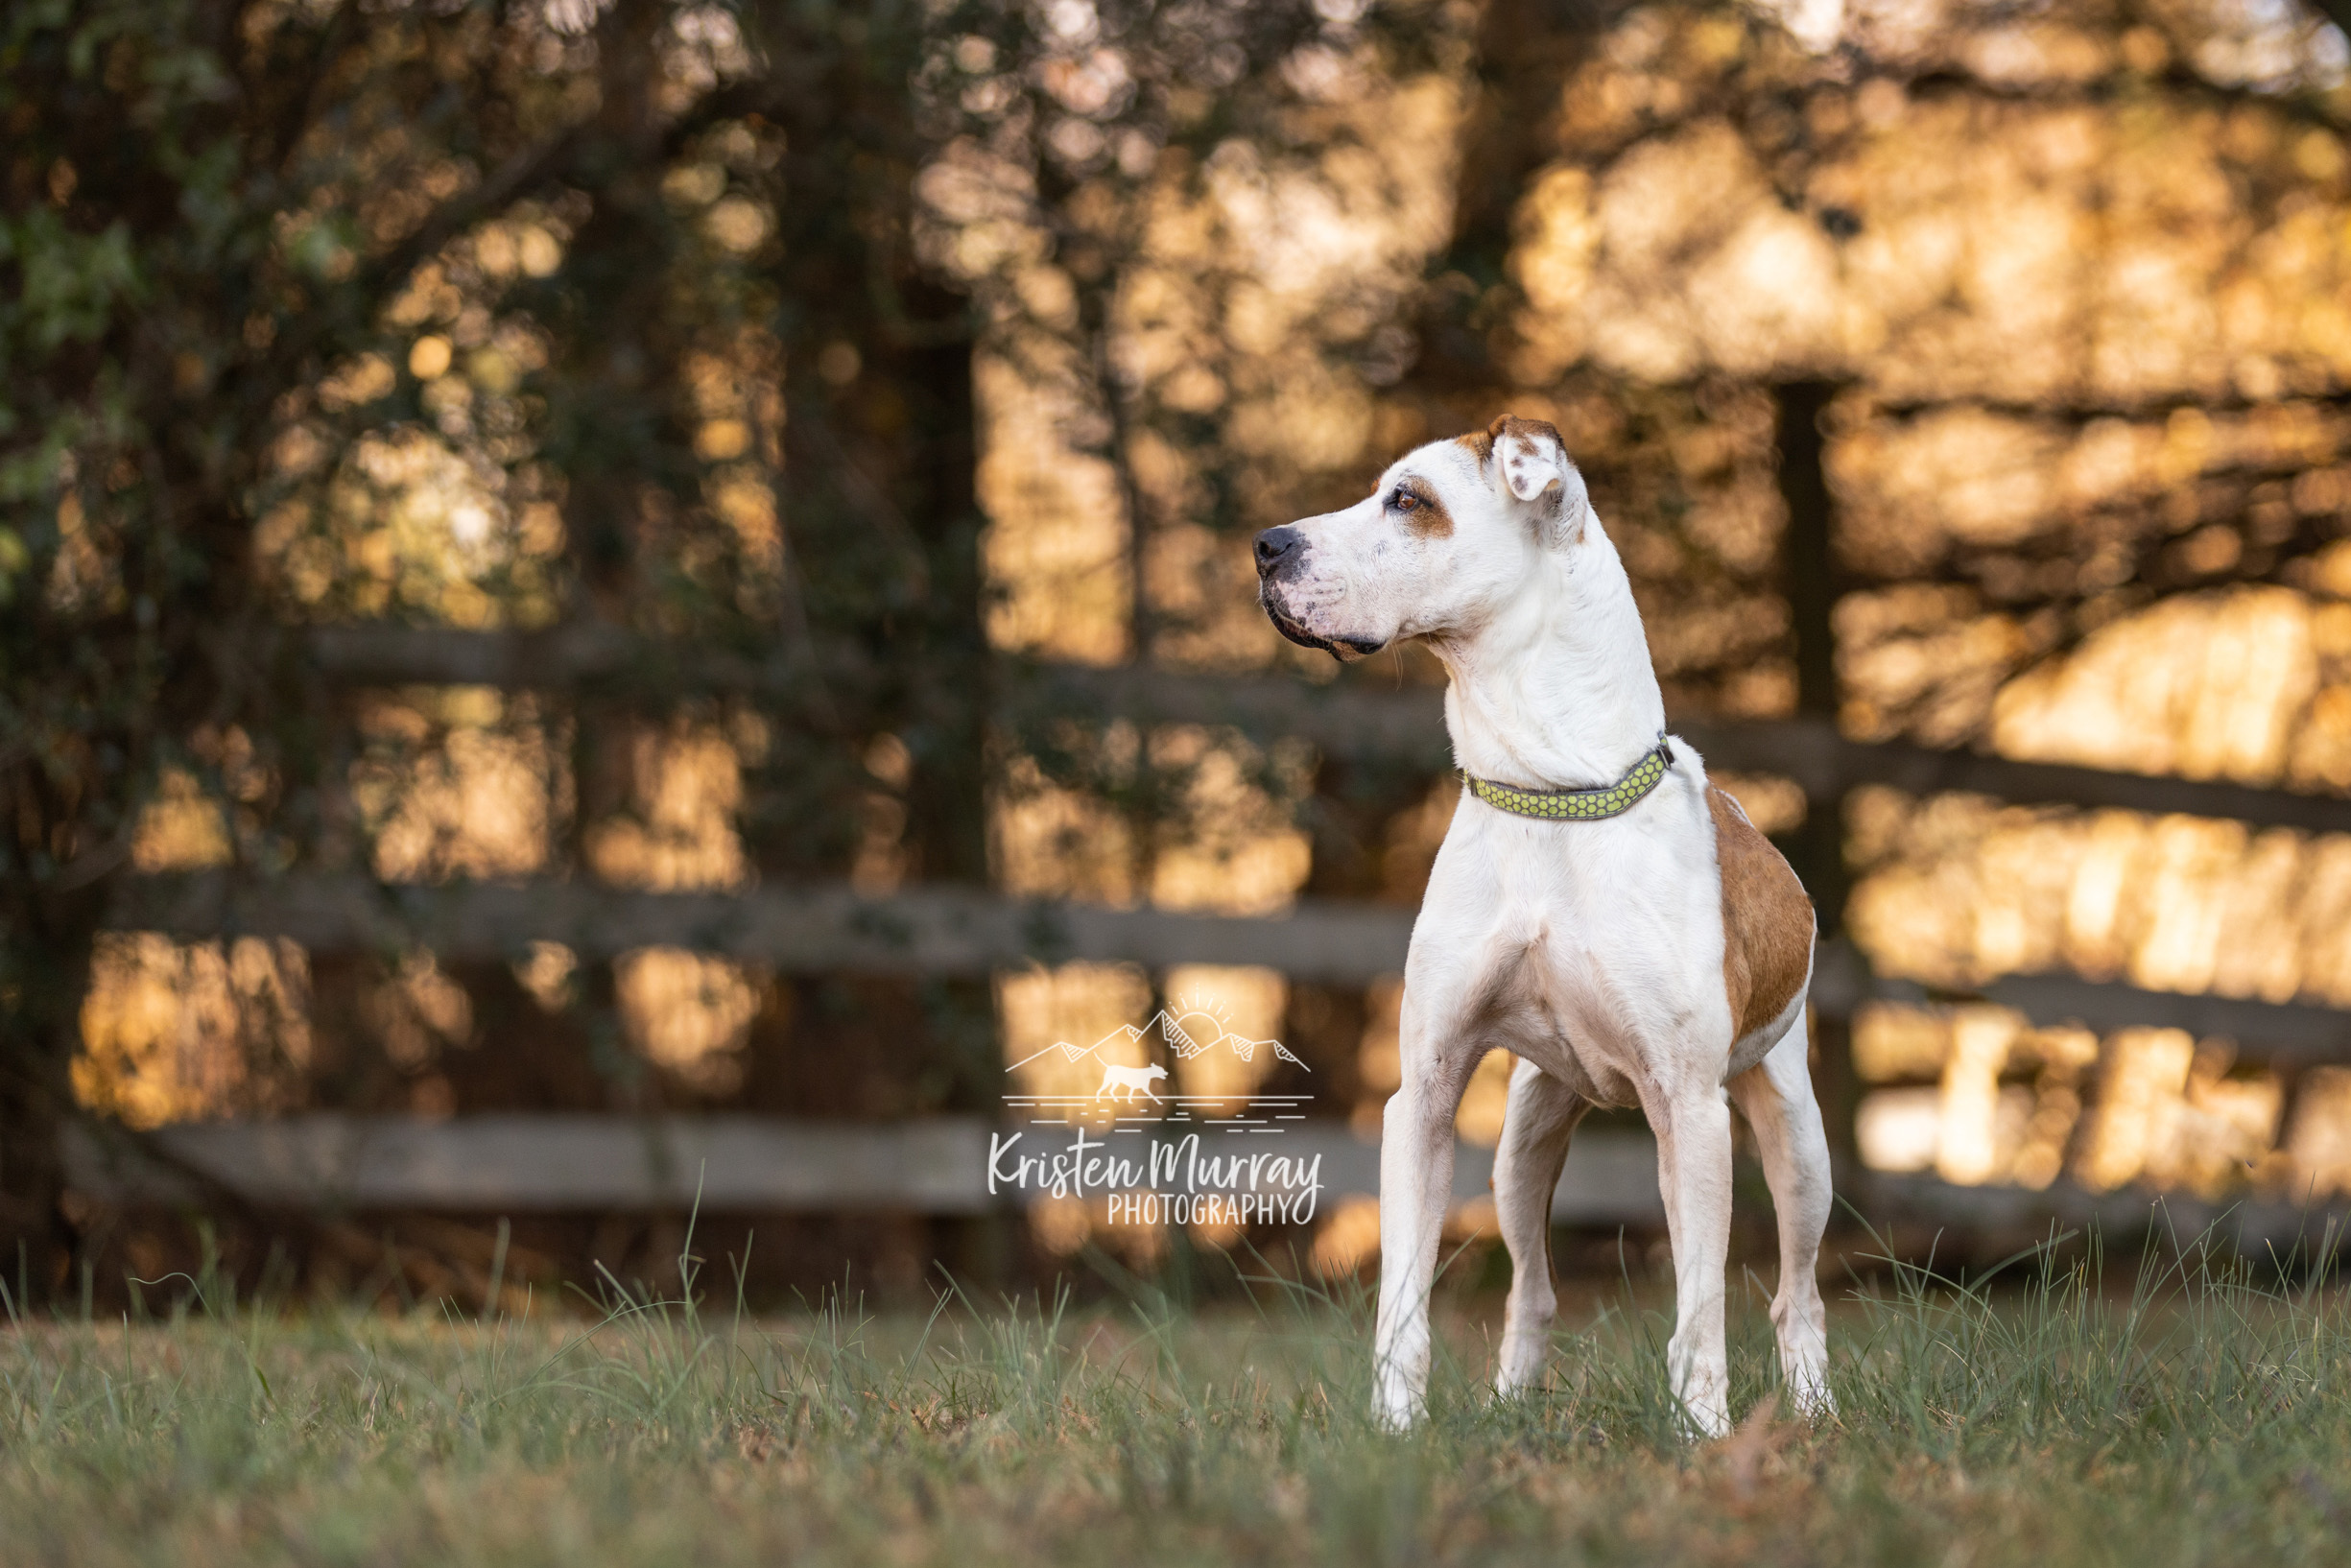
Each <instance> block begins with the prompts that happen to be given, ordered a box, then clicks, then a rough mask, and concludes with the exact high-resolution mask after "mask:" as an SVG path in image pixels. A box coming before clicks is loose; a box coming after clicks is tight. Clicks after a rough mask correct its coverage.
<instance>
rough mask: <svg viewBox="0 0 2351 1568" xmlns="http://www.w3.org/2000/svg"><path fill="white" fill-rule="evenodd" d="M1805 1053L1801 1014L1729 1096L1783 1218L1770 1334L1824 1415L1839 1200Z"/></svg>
mask: <svg viewBox="0 0 2351 1568" xmlns="http://www.w3.org/2000/svg"><path fill="white" fill-rule="evenodd" d="M1805 1046H1806V1042H1805V1036H1804V1014H1803V1011H1802V1010H1800V1009H1799V1010H1797V1012H1796V1016H1795V1020H1794V1022H1793V1023H1792V1024H1791V1025H1790V1026H1789V1029H1788V1033H1786V1034H1785V1035H1783V1036H1782V1037H1781V1039H1780V1042H1779V1044H1777V1045H1775V1046H1773V1047H1772V1048H1771V1051H1770V1054H1769V1056H1766V1057H1764V1059H1763V1060H1762V1061H1760V1062H1757V1063H1756V1064H1755V1065H1754V1066H1752V1067H1750V1068H1748V1069H1747V1070H1746V1071H1745V1072H1744V1073H1741V1074H1740V1075H1739V1076H1738V1077H1737V1078H1735V1079H1733V1080H1731V1083H1730V1092H1731V1098H1732V1099H1733V1100H1734V1101H1735V1102H1736V1103H1737V1104H1738V1106H1739V1113H1740V1114H1741V1115H1742V1116H1745V1118H1746V1122H1747V1126H1748V1127H1750V1128H1753V1129H1754V1131H1755V1145H1756V1148H1757V1150H1758V1151H1759V1152H1761V1153H1762V1155H1763V1167H1764V1179H1765V1180H1766V1181H1768V1182H1769V1184H1770V1187H1771V1206H1772V1207H1773V1208H1774V1209H1776V1210H1778V1211H1779V1234H1780V1282H1779V1291H1778V1293H1777V1294H1776V1295H1773V1296H1772V1297H1771V1326H1772V1328H1773V1330H1774V1331H1775V1332H1776V1334H1777V1335H1778V1338H1779V1350H1780V1375H1781V1377H1783V1378H1784V1379H1786V1380H1787V1384H1788V1389H1789V1391H1790V1392H1791V1393H1792V1394H1793V1396H1794V1399H1795V1404H1796V1408H1797V1409H1798V1410H1801V1411H1802V1412H1804V1414H1807V1415H1823V1414H1828V1413H1829V1412H1830V1411H1832V1410H1834V1409H1835V1408H1836V1404H1835V1401H1834V1400H1832V1399H1831V1398H1830V1396H1829V1385H1828V1359H1829V1341H1828V1311H1827V1309H1826V1308H1825V1307H1824V1306H1823V1305H1822V1304H1821V1300H1820V1284H1819V1280H1818V1278H1817V1269H1818V1267H1819V1261H1820V1233H1821V1232H1822V1231H1824V1230H1826V1229H1827V1228H1828V1223H1829V1208H1830V1205H1831V1203H1832V1202H1833V1201H1834V1199H1833V1196H1832V1194H1831V1191H1830V1185H1829V1141H1828V1135H1827V1133H1826V1132H1825V1131H1823V1130H1822V1128H1821V1125H1820V1106H1819V1104H1818V1102H1817V1101H1816V1100H1815V1099H1814V1098H1813V1081H1812V1073H1811V1071H1810V1070H1809V1069H1808V1068H1807V1066H1806V1065H1805V1059H1804V1058H1805V1056H1806V1049H1805Z"/></svg>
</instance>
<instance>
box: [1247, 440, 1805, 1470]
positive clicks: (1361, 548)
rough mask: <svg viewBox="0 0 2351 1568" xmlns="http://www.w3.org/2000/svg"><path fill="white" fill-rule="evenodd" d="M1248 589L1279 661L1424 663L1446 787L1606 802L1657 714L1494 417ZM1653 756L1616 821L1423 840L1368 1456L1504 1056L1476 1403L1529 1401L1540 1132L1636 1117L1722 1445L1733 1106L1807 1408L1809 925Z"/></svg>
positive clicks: (1396, 1393) (1399, 1392)
mask: <svg viewBox="0 0 2351 1568" xmlns="http://www.w3.org/2000/svg"><path fill="white" fill-rule="evenodd" d="M1257 571H1258V577H1259V596H1260V598H1261V599H1262V600H1263V602H1264V605H1265V607H1266V611H1267V613H1268V614H1270V616H1271V617H1272V618H1273V623H1274V625H1275V626H1276V627H1277V628H1279V629H1280V630H1281V632H1282V634H1283V635H1284V636H1286V637H1288V638H1290V639H1291V640H1292V641H1293V642H1298V643H1303V644H1306V645H1307V646H1309V647H1315V648H1322V649H1327V650H1329V651H1330V652H1331V653H1333V654H1335V655H1336V656H1338V657H1339V658H1341V659H1348V658H1360V657H1363V656H1365V655H1366V654H1369V653H1376V652H1378V651H1379V650H1380V649H1382V648H1385V647H1387V646H1388V645H1389V644H1390V643H1393V642H1395V641H1396V640H1398V639H1399V638H1405V637H1418V638H1420V639H1422V640H1423V641H1424V642H1426V643H1427V644H1428V646H1429V648H1430V649H1431V651H1433V652H1434V653H1436V654H1437V657H1438V658H1439V659H1441V660H1442V661H1443V662H1444V665H1445V668H1446V670H1447V671H1448V672H1449V673H1450V674H1451V676H1452V677H1453V679H1452V684H1451V686H1450V687H1449V688H1448V689H1447V691H1446V693H1445V724H1446V727H1447V728H1448V729H1449V730H1450V731H1451V732H1452V738H1453V752H1454V758H1455V760H1456V762H1458V763H1459V764H1460V767H1461V769H1462V771H1463V772H1464V773H1465V774H1467V775H1468V776H1469V777H1470V778H1472V779H1478V780H1487V781H1491V782H1493V783H1495V784H1499V785H1504V786H1514V787H1516V788H1517V789H1520V790H1525V791H1533V792H1544V791H1561V790H1568V789H1581V788H1586V787H1590V786H1595V785H1607V784H1612V783H1614V782H1616V781H1618V780H1620V779H1623V778H1626V777H1627V775H1629V774H1632V773H1633V772H1634V770H1635V769H1636V768H1637V767H1638V766H1639V765H1640V764H1641V763H1642V760H1643V759H1644V758H1645V757H1646V756H1648V755H1649V754H1650V752H1652V751H1654V750H1655V749H1656V748H1658V746H1659V741H1660V737H1661V736H1662V735H1663V734H1664V730H1665V705H1664V701H1663V699H1662V698H1661V696H1660V695H1659V692H1658V689H1657V677H1656V675H1655V673H1654V671H1653V670H1652V669H1651V668H1650V658H1649V648H1648V644H1647V642H1646V641H1645V639H1644V638H1643V636H1642V631H1641V615H1640V611H1639V609H1638V608H1637V607H1636V606H1634V604H1633V597H1632V585H1631V583H1630V582H1628V581H1627V579H1626V576H1625V568H1624V566H1623V564H1622V562H1620V561H1619V560H1618V558H1617V554H1616V549H1615V547H1614V546H1613V545H1611V544H1610V543H1609V542H1608V536H1607V535H1606V534H1605V533H1603V531H1602V529H1601V526H1600V520H1599V519H1598V518H1597V517H1596V516H1594V515H1593V512H1592V508H1591V502H1590V500H1589V498H1588V496H1587V495H1586V493H1585V490H1584V485H1583V479H1582V476H1581V475H1579V473H1578V472H1577V471H1576V466H1575V464H1574V463H1572V462H1570V461H1569V459H1568V455H1567V452H1566V449H1565V448H1564V446H1563V445H1562V444H1561V442H1560V440H1559V435H1558V432H1557V431H1555V429H1553V428H1552V427H1551V426H1550V425H1548V424H1542V423H1539V422H1536V421H1533V420H1525V419H1514V418H1507V417H1506V418H1503V419H1498V420H1496V421H1495V423H1494V425H1493V427H1492V428H1491V429H1490V430H1488V431H1487V432H1485V433H1484V434H1483V435H1471V436H1464V437H1461V438H1460V440H1452V441H1438V442H1434V443H1432V444H1430V445H1427V446H1423V447H1421V448H1419V449H1418V450H1416V451H1413V452H1412V453H1410V454H1408V455H1406V456H1405V457H1404V458H1403V459H1401V460H1400V461H1398V462H1397V463H1395V464H1394V465H1393V466H1392V467H1390V468H1389V470H1388V472H1387V473H1386V474H1384V475H1382V476H1381V479H1380V484H1379V488H1378V489H1377V490H1375V491H1374V492H1373V493H1372V494H1371V495H1370V497H1369V498H1367V499H1365V500H1363V501H1359V502H1357V503H1356V504H1355V505H1354V506H1352V507H1349V508H1347V509H1346V510H1345V511H1334V512H1327V513H1325V514H1324V515H1322V516H1319V517H1309V518H1306V519H1305V520H1303V521H1301V522H1296V523H1292V524H1290V525H1289V526H1288V527H1285V528H1275V529H1269V530H1268V531H1266V532H1265V533H1264V534H1261V535H1258V537H1257ZM1666 755H1667V757H1668V758H1670V765H1668V766H1667V767H1666V768H1665V770H1664V773H1663V776H1662V778H1660V779H1659V780H1658V781H1657V782H1656V784H1655V786H1654V788H1652V789H1650V792H1649V793H1648V794H1647V795H1645V796H1640V798H1639V799H1638V801H1637V803H1636V804H1633V805H1632V806H1631V807H1630V808H1629V809H1627V810H1625V811H1624V812H1623V814H1622V815H1615V816H1607V817H1604V818H1602V819H1600V820H1540V819H1536V818H1531V817H1528V816H1524V815H1518V814H1516V813H1515V812H1511V811H1505V810H1501V809H1497V807H1496V806H1494V805H1491V804H1488V803H1487V801H1486V799H1485V798H1484V797H1483V796H1481V795H1480V794H1478V793H1477V792H1475V791H1474V790H1473V791H1467V792H1464V794H1463V795H1462V797H1461V801H1460V806H1459V808H1458V809H1457V810H1456V811H1455V812H1454V816H1453V824H1452V826H1451V828H1450V829H1449V830H1448V831H1447V833H1446V835H1445V842H1444V846H1443V847H1442V848H1441V849H1440V850H1439V851H1438V853H1437V865H1436V868H1435V869H1434V870H1433V871H1432V872H1431V874H1430V877H1429V888H1428V893H1427V896H1426V897H1425V899H1424V900H1423V902H1422V904H1421V909H1420V916H1419V918H1418V920H1417V921H1416V922H1415V923H1414V924H1413V940H1412V950H1411V955H1410V957H1409V958H1408V959H1407V960H1406V963H1405V986H1404V1012H1403V1026H1402V1028H1403V1039H1402V1045H1403V1076H1404V1081H1403V1086H1402V1087H1401V1088H1400V1089H1398V1090H1397V1091H1396V1094H1395V1096H1394V1097H1393V1098H1392V1099H1390V1100H1389V1102H1388V1110H1387V1118H1386V1122H1385V1125H1384V1130H1383V1132H1382V1136H1381V1143H1380V1305H1379V1326H1378V1330H1377V1339H1376V1346H1375V1348H1376V1358H1377V1359H1376V1370H1377V1390H1376V1393H1375V1395H1374V1399H1375V1405H1376V1410H1377V1413H1378V1414H1379V1415H1380V1417H1381V1418H1382V1419H1383V1420H1384V1421H1386V1422H1387V1423H1389V1425H1391V1426H1396V1427H1402V1426H1407V1425H1410V1424H1411V1423H1412V1422H1413V1421H1414V1420H1416V1419H1418V1417H1419V1415H1420V1414H1421V1411H1422V1406H1423V1399H1424V1392H1425V1390H1426V1387H1427V1382H1428V1367H1429V1290H1430V1285H1431V1280H1432V1276H1433V1274H1434V1272H1435V1270H1436V1266H1437V1239H1438V1233H1439V1230H1440V1228H1441V1227H1442V1225H1443V1223H1444V1217H1445V1206H1446V1200H1447V1197H1448V1195H1449V1194H1450V1192H1451V1191H1452V1186H1453V1148H1454V1130H1453V1119H1454V1113H1455V1111H1456V1109H1457V1108H1458V1106H1459V1105H1460V1097H1461V1091H1462V1088H1463V1087H1464V1085H1466V1084H1467V1082H1468V1081H1469V1076H1470V1073H1471V1070H1472V1069H1474V1068H1475V1067H1476V1066H1477V1064H1478V1061H1479V1059H1480V1058H1481V1057H1484V1055H1485V1054H1486V1053H1487V1052H1488V1051H1492V1050H1496V1049H1501V1050H1506V1051H1508V1052H1510V1053H1512V1054H1513V1055H1514V1056H1516V1057H1518V1064H1517V1067H1516V1069H1515V1071H1514V1072H1513V1073H1512V1075H1511V1078H1510V1090H1509V1101H1508V1110H1507V1112H1506V1114H1505V1117H1504V1121H1503V1129H1502V1146H1501V1148H1500V1149H1499V1150H1498V1151H1497V1152H1496V1154H1495V1159H1494V1203H1495V1208H1496V1210H1497V1212H1498V1215H1499V1218H1500V1222H1501V1226H1502V1234H1503V1239H1504V1241H1505V1242H1506V1243H1507V1244H1508V1247H1509V1249H1510V1263H1511V1270H1512V1274H1513V1278H1512V1282H1511V1287H1510V1295H1509V1301H1508V1309H1507V1315H1506V1318H1505V1322H1504V1330H1503V1342H1502V1356H1501V1366H1500V1369H1499V1371H1498V1373H1497V1375H1496V1378H1495V1386H1496V1389H1497V1390H1498V1391H1500V1392H1503V1393H1510V1392H1513V1391H1516V1390H1522V1389H1525V1388H1527V1387H1529V1386H1530V1385H1531V1384H1532V1383H1534V1382H1535V1381H1536V1380H1537V1379H1538V1378H1539V1377H1540V1375H1541V1372H1542V1363H1543V1355H1544V1351H1545V1349H1546V1348H1547V1346H1548V1343H1549V1336H1550V1325H1551V1319H1552V1315H1553V1313H1554V1312H1555V1310H1556V1307H1557V1298H1556V1296H1555V1293H1554V1291H1553V1287H1552V1278H1551V1249H1550V1224H1551V1196H1552V1191H1553V1188H1554V1187H1555V1184H1556V1183H1557V1181H1558V1179H1559V1172H1560V1168H1561V1166H1562V1164H1563V1163H1564V1162H1565V1160H1566V1158H1567V1145H1568V1137H1569V1134H1570V1133H1572V1132H1573V1131H1574V1129H1575V1127H1576V1124H1577V1123H1578V1122H1579V1120H1581V1119H1582V1117H1583V1115H1584V1113H1585V1112H1586V1111H1588V1110H1589V1109H1590V1108H1591V1107H1592V1106H1594V1105H1612V1106H1635V1105H1637V1106H1639V1107H1640V1108H1641V1110H1642V1111H1644V1112H1645V1113H1646V1114H1647V1116H1648V1118H1649V1125H1650V1128H1652V1129H1653V1130H1654V1132H1655V1134H1656V1139H1657V1175H1658V1184H1659V1186H1660V1188H1661V1189H1662V1191H1663V1194H1664V1198H1665V1211H1666V1223H1667V1226H1668V1230H1669V1233H1670V1236H1671V1238H1672V1243H1673V1248H1674V1284H1675V1303H1674V1305H1675V1312H1674V1336H1673V1339H1672V1341H1671V1342H1670V1345H1669V1349H1668V1366H1669V1367H1670V1369H1671V1374H1672V1378H1673V1385H1674V1393H1675V1395H1676V1396H1677V1397H1678V1398H1679V1399H1680V1401H1681V1404H1682V1408H1683V1410H1684V1412H1685V1414H1686V1415H1687V1418H1688V1419H1689V1420H1690V1421H1691V1422H1692V1423H1693V1424H1694V1425H1695V1426H1696V1427H1697V1428H1698V1429H1699V1430H1700V1431H1702V1432H1705V1433H1708V1434H1721V1433H1722V1432H1724V1431H1727V1430H1728V1428H1729V1424H1730V1413H1729V1410H1728V1408H1727V1399H1728V1388H1727V1373H1726V1370H1725V1367H1724V1363H1723V1345H1722V1311H1723V1269H1724V1256H1725V1253H1726V1251H1727V1249H1728V1247H1729V1238H1730V1210H1731V1126H1730V1107H1731V1105H1734V1104H1735V1105H1737V1106H1738V1107H1739V1110H1740V1112H1741V1113H1742V1114H1743V1115H1744V1116H1745V1118H1746V1121H1747V1124H1748V1126H1749V1127H1750V1128H1753V1129H1754V1133H1755V1141H1756V1144H1757V1146H1758V1148H1759V1150H1760V1151H1761V1153H1762V1155H1763V1164H1764V1174H1765V1176H1766V1177H1767V1178H1768V1179H1769V1183H1770V1188H1771V1197H1772V1201H1773V1204H1774V1205H1775V1207H1776V1208H1777V1210H1778V1215H1779V1244H1780V1276H1779V1290H1778V1294H1777V1295H1776V1296H1775V1297H1774V1298H1773V1300H1772V1303H1771V1320H1772V1322H1773V1324H1774V1325H1775V1327H1776V1329H1777V1334H1778V1340H1779V1354H1780V1366H1781V1369H1782V1372H1783V1373H1784V1375H1785V1377H1786V1379H1787V1382H1788V1385H1789V1387H1790V1389H1791V1390H1792V1391H1793V1394H1794V1397H1795V1400H1796V1403H1797V1405H1798V1406H1799V1408H1801V1409H1804V1410H1806V1411H1808V1412H1818V1411H1822V1410H1825V1409H1826V1408H1828V1404H1829V1393H1828V1386H1827V1382H1826V1376H1825V1373H1826V1364H1827V1355H1828V1342H1827V1333H1826V1318H1825V1314H1824V1312H1823V1309H1822V1306H1821V1301H1820V1292H1819V1288H1818V1286H1817V1283H1816V1281H1815V1279H1814V1269H1815V1267H1816V1261H1817V1255H1818V1252H1819V1246H1820V1235H1821V1231H1822V1229H1823V1228H1824V1227H1825V1225H1826V1224H1827V1223H1828V1214H1829V1202H1830V1189H1829V1154H1828V1144H1827V1140H1826V1139H1825V1137H1824V1136H1823V1135H1822V1130H1821V1124H1820V1111H1819V1107H1818V1106H1817V1105H1816V1103H1815V1102H1814V1099H1813V1089H1812V1079H1811V1076H1810V1074H1809V1073H1808V1072H1807V1070H1806V1063H1805V1056H1806V1039H1805V1030H1804V995H1805V989H1806V986H1807V983H1808V981H1809V979H1810V976H1811V971H1812V943H1813V911H1812V905H1811V903H1810V901H1809V900H1808V899H1807V898H1806V897H1805V895H1804V890H1803V888H1802V886H1801V885H1800V884H1798V882H1797V881H1796V878H1795V873H1794V872H1793V871H1792V870H1791V869H1790V868H1789V867H1788V863H1787V862H1786V861H1785V860H1783V859H1781V858H1780V855H1779V853H1778V851H1777V850H1775V849H1773V848H1772V847H1771V845H1770V843H1769V842H1768V841H1767V840H1766V839H1765V838H1764V837H1763V835H1762V834H1761V833H1759V832H1757V831H1756V829H1755V828H1754V826H1753V825H1752V824H1751V823H1749V822H1748V821H1747V820H1746V817H1745V814H1744V813H1743V812H1741V811H1740V809H1739V806H1738V804H1737V803H1736V802H1735V801H1733V800H1732V799H1731V798H1730V797H1729V796H1725V795H1724V794H1722V791H1720V790H1718V789H1715V788H1714V787H1713V786H1711V785H1710V784H1708V783H1707V781H1706V771H1705V767H1704V764H1703V763H1702V762H1700V760H1699V759H1698V754H1697V753H1696V752H1694V751H1692V750H1691V749H1690V748H1689V747H1687V746H1685V745H1683V744H1682V743H1680V742H1679V741H1669V742H1668V743H1667V745H1666ZM1652 769H1653V765H1652ZM1641 776H1642V777H1643V778H1646V777H1647V776H1648V775H1647V774H1643V775H1641Z"/></svg>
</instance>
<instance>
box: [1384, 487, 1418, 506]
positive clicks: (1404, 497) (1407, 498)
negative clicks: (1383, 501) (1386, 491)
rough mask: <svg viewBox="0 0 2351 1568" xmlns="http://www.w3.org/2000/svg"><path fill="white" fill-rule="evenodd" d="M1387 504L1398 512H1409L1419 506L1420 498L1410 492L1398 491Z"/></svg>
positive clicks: (1390, 497)
mask: <svg viewBox="0 0 2351 1568" xmlns="http://www.w3.org/2000/svg"><path fill="white" fill-rule="evenodd" d="M1388 504H1389V506H1391V507H1393V508H1395V509H1396V510H1397V511H1412V510H1413V508H1414V507H1416V506H1418V505H1420V497H1418V496H1417V495H1414V494H1413V492H1412V491H1410V490H1403V489H1400V490H1398V491H1396V493H1395V494H1393V495H1391V496H1389V498H1388Z"/></svg>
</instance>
